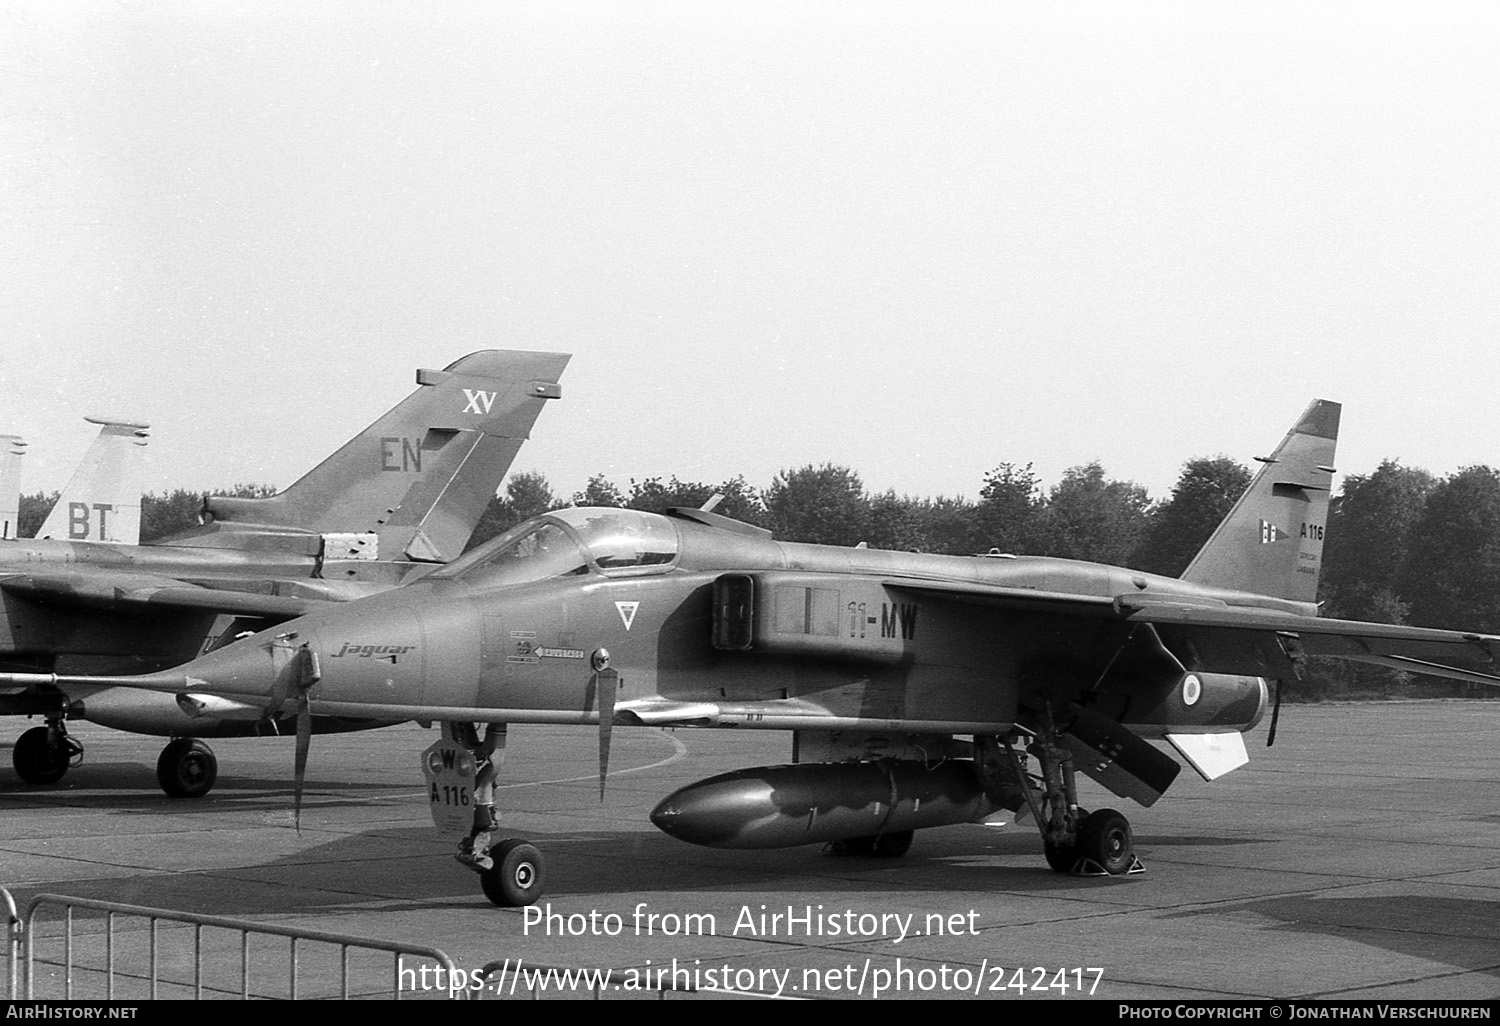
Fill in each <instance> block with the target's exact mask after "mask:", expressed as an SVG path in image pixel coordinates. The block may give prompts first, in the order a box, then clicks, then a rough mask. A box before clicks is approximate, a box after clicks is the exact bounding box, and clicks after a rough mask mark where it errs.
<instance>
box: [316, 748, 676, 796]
mask: <svg viewBox="0 0 1500 1026" xmlns="http://www.w3.org/2000/svg"><path fill="white" fill-rule="evenodd" d="M659 736H660V737H661V738H663V739H664V740H667V741H670V742H672V749H673V751H672V754H671V755H669V756H667V757H666V758H665V759H658V760H657V761H656V762H649V763H647V764H646V765H644V766H631V767H630V768H628V769H622V770H615V769H613V768H611V769H610V771H609V775H610V778H611V779H613V778H615V777H623V776H626V775H627V774H630V773H644V772H646V771H647V770H654V769H661V768H662V767H663V766H670V765H672V763H674V762H681V761H682V760H683V759H685V758H687V754H688V746H687V745H686V744H684V743H683V741H682V739H681V738H679V737H678V736H677V735H675V734H661V735H659ZM598 779H599V774H598V773H585V774H584V775H583V776H578V777H561V778H559V779H557V780H524V781H519V782H517V783H514V784H496V785H495V790H496V791H508V790H510V789H512V788H517V787H543V786H546V785H550V784H577V783H582V782H584V781H594V780H598ZM412 786H413V787H419V786H420V785H417V784H413V785H412ZM392 798H405V799H409V800H411V801H417V800H419V799H420V800H421V801H423V802H426V801H428V797H427V792H426V791H425V790H418V791H417V792H415V793H413V792H412V791H391V792H388V793H386V794H372V795H366V796H365V797H364V798H359V799H354V800H356V801H362V802H378V801H385V800H388V799H392ZM350 800H351V799H348V798H341V799H337V801H338V802H339V803H341V804H342V803H345V802H348V801H350ZM307 804H308V802H307V800H306V799H303V805H304V806H305V805H307Z"/></svg>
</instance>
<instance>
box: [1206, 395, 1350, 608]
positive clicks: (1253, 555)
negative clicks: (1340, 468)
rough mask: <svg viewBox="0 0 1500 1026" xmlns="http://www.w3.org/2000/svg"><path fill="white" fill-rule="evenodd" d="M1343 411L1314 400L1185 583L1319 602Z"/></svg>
mask: <svg viewBox="0 0 1500 1026" xmlns="http://www.w3.org/2000/svg"><path fill="white" fill-rule="evenodd" d="M1341 409H1342V407H1340V405H1339V404H1338V403H1334V402H1329V401H1328V400H1326V399H1316V400H1314V401H1313V403H1312V405H1311V406H1309V407H1308V408H1307V412H1306V413H1304V414H1302V419H1300V420H1299V421H1297V424H1296V426H1295V427H1293V428H1292V430H1291V431H1289V432H1287V436H1286V437H1285V438H1283V439H1282V440H1281V444H1280V445H1279V446H1277V447H1276V451H1275V452H1273V453H1272V454H1271V455H1270V456H1265V457H1256V458H1257V459H1258V460H1260V461H1261V462H1262V463H1264V464H1265V466H1263V467H1261V468H1260V472H1259V473H1258V474H1256V475H1255V479H1254V480H1253V481H1251V482H1250V487H1249V488H1247V489H1245V494H1244V495H1242V496H1240V500H1239V502H1237V503H1235V504H1234V509H1232V510H1230V511H1229V516H1227V517H1225V518H1224V521H1223V523H1221V524H1219V526H1218V528H1217V529H1216V530H1215V531H1214V533H1213V536H1212V537H1211V538H1209V539H1208V543H1207V544H1206V545H1204V546H1203V548H1202V550H1201V551H1200V552H1199V553H1198V555H1197V556H1195V557H1194V558H1193V561H1192V563H1190V564H1189V565H1188V568H1187V570H1186V571H1185V572H1184V573H1183V575H1182V579H1183V580H1185V581H1192V582H1193V583H1194V584H1206V585H1212V586H1214V587H1219V588H1230V589H1233V590H1235V591H1248V592H1254V593H1256V594H1259V595H1271V596H1274V597H1276V598H1284V599H1290V600H1292V601H1294V602H1309V603H1310V602H1316V601H1317V592H1318V573H1319V571H1320V570H1321V569H1322V564H1323V533H1324V527H1325V525H1326V524H1327V522H1328V500H1329V493H1330V490H1331V489H1332V487H1333V474H1334V467H1333V456H1334V448H1335V446H1336V444H1337V442H1338V435H1339V413H1340V411H1341Z"/></svg>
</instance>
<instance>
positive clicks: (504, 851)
mask: <svg viewBox="0 0 1500 1026" xmlns="http://www.w3.org/2000/svg"><path fill="white" fill-rule="evenodd" d="M490 858H491V859H492V860H493V861H494V863H495V864H494V865H493V866H491V867H490V868H489V869H486V870H485V871H484V872H482V873H480V874H479V884H480V886H481V887H483V888H484V896H485V897H486V898H489V899H490V903H491V904H494V905H498V906H500V907H501V908H520V907H521V906H524V905H535V904H536V901H537V899H538V898H540V897H541V896H542V886H543V884H544V883H545V882H546V865H545V863H544V862H543V860H542V853H541V852H540V851H539V850H538V849H537V848H536V846H535V845H532V844H529V843H527V842H526V841H523V840H520V839H519V838H512V839H511V840H508V841H501V842H500V843H499V844H497V845H495V847H493V848H491V849H490Z"/></svg>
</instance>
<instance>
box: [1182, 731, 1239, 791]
mask: <svg viewBox="0 0 1500 1026" xmlns="http://www.w3.org/2000/svg"><path fill="white" fill-rule="evenodd" d="M1167 743H1168V744H1170V745H1171V746H1172V747H1173V748H1175V749H1177V753H1178V754H1179V755H1181V756H1182V757H1183V758H1184V759H1186V760H1187V761H1188V765H1189V766H1191V767H1193V769H1195V770H1197V771H1198V775H1199V776H1200V777H1202V778H1203V779H1204V780H1217V779H1219V778H1220V777H1222V776H1223V775H1224V774H1226V773H1228V772H1229V771H1230V770H1236V769H1239V768H1240V767H1241V766H1244V765H1246V764H1247V763H1249V762H1250V753H1249V752H1247V751H1245V735H1244V734H1241V733H1239V732H1238V731H1236V732H1234V733H1232V734H1168V735H1167Z"/></svg>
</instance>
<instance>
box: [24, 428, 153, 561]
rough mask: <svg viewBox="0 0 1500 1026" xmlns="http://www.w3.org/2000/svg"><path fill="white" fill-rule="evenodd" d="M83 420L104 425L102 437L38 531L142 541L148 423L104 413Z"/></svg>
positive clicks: (131, 542)
mask: <svg viewBox="0 0 1500 1026" xmlns="http://www.w3.org/2000/svg"><path fill="white" fill-rule="evenodd" d="M83 419H84V420H86V421H88V422H89V423H90V424H98V425H100V427H99V436H98V437H97V438H95V439H94V444H93V445H91V446H90V447H89V451H88V452H86V453H84V456H83V462H82V463H80V464H78V469H77V470H75V471H73V477H72V478H71V479H70V480H69V481H68V486H67V487H66V488H64V489H63V490H62V494H61V495H59V496H58V497H57V503H56V504H55V505H54V506H53V507H52V512H50V513H48V514H47V521H46V523H44V524H42V529H41V530H40V531H38V532H37V533H36V536H37V537H38V538H60V539H62V540H64V541H90V542H118V543H120V544H122V545H138V544H140V540H141V488H142V485H143V482H144V480H145V467H144V466H143V460H144V456H145V449H146V428H147V427H149V426H150V425H148V424H132V423H130V422H129V421H123V420H109V419H106V418H102V417H85V418H83Z"/></svg>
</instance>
